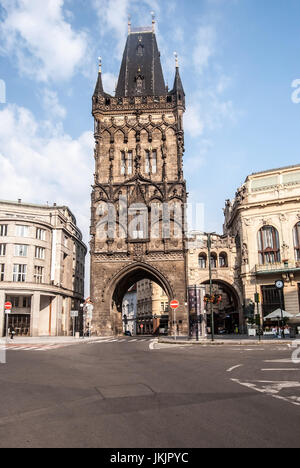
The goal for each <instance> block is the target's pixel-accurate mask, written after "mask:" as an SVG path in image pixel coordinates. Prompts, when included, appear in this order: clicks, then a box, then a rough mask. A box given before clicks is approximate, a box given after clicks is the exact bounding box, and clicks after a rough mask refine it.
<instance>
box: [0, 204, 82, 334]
mask: <svg viewBox="0 0 300 468" xmlns="http://www.w3.org/2000/svg"><path fill="white" fill-rule="evenodd" d="M86 253H87V248H86V246H85V245H84V243H83V242H82V234H81V232H80V231H79V229H78V227H77V226H76V219H75V217H74V216H73V214H72V213H71V211H70V210H69V209H68V208H67V207H59V206H55V205H54V206H42V205H33V204H25V203H22V202H21V200H19V202H16V203H15V202H8V201H0V330H1V331H0V333H1V335H3V334H5V331H6V323H5V322H6V320H5V314H4V304H5V302H7V301H8V302H11V303H12V313H11V314H9V315H8V325H9V327H14V328H15V330H16V332H17V334H19V335H25V336H55V335H68V334H69V333H70V332H71V328H72V325H71V319H70V311H71V310H80V303H81V302H82V299H83V297H84V275H85V257H86Z"/></svg>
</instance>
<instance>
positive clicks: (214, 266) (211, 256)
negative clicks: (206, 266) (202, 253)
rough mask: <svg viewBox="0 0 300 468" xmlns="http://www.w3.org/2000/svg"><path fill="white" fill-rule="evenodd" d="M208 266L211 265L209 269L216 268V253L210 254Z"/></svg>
mask: <svg viewBox="0 0 300 468" xmlns="http://www.w3.org/2000/svg"><path fill="white" fill-rule="evenodd" d="M210 264H211V267H212V268H213V269H216V268H217V264H218V256H217V254H216V253H212V254H211V255H210Z"/></svg>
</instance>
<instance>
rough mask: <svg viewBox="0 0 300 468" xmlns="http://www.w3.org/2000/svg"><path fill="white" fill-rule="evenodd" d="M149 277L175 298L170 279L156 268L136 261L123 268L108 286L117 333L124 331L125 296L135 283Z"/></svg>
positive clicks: (113, 326) (114, 326)
mask: <svg viewBox="0 0 300 468" xmlns="http://www.w3.org/2000/svg"><path fill="white" fill-rule="evenodd" d="M143 279H148V280H150V281H152V282H154V283H156V284H158V285H159V286H160V287H161V288H162V289H163V290H164V291H165V293H166V295H167V296H168V298H169V301H171V300H172V299H173V298H174V293H173V289H172V286H171V284H170V282H169V281H168V279H167V278H166V277H165V276H164V275H163V274H162V273H161V272H160V271H159V270H157V269H156V268H154V267H152V266H151V265H148V264H146V263H142V262H139V263H135V264H133V265H130V266H128V267H125V268H123V269H122V270H121V271H120V272H118V274H116V275H115V277H114V278H113V279H112V281H111V284H110V285H109V286H108V295H109V301H110V302H111V317H112V328H113V332H114V334H115V335H118V334H120V333H122V315H121V314H122V302H123V298H124V296H125V294H126V292H127V291H128V289H129V288H131V287H132V286H133V285H134V284H136V283H137V282H139V281H141V280H143Z"/></svg>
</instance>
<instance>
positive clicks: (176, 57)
mask: <svg viewBox="0 0 300 468" xmlns="http://www.w3.org/2000/svg"><path fill="white" fill-rule="evenodd" d="M174 56H175V65H176V68H179V60H178V54H177V52H174Z"/></svg>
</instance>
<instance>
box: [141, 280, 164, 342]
mask: <svg viewBox="0 0 300 468" xmlns="http://www.w3.org/2000/svg"><path fill="white" fill-rule="evenodd" d="M168 313H169V299H168V296H167V294H166V293H165V291H164V290H163V289H162V288H161V287H160V286H159V285H158V284H156V283H154V282H153V281H150V280H147V279H145V280H143V281H139V282H138V283H137V333H138V334H152V333H157V332H159V329H160V328H164V327H165V324H164V322H163V320H164V316H168ZM166 320H168V319H166ZM166 325H167V323H166Z"/></svg>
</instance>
